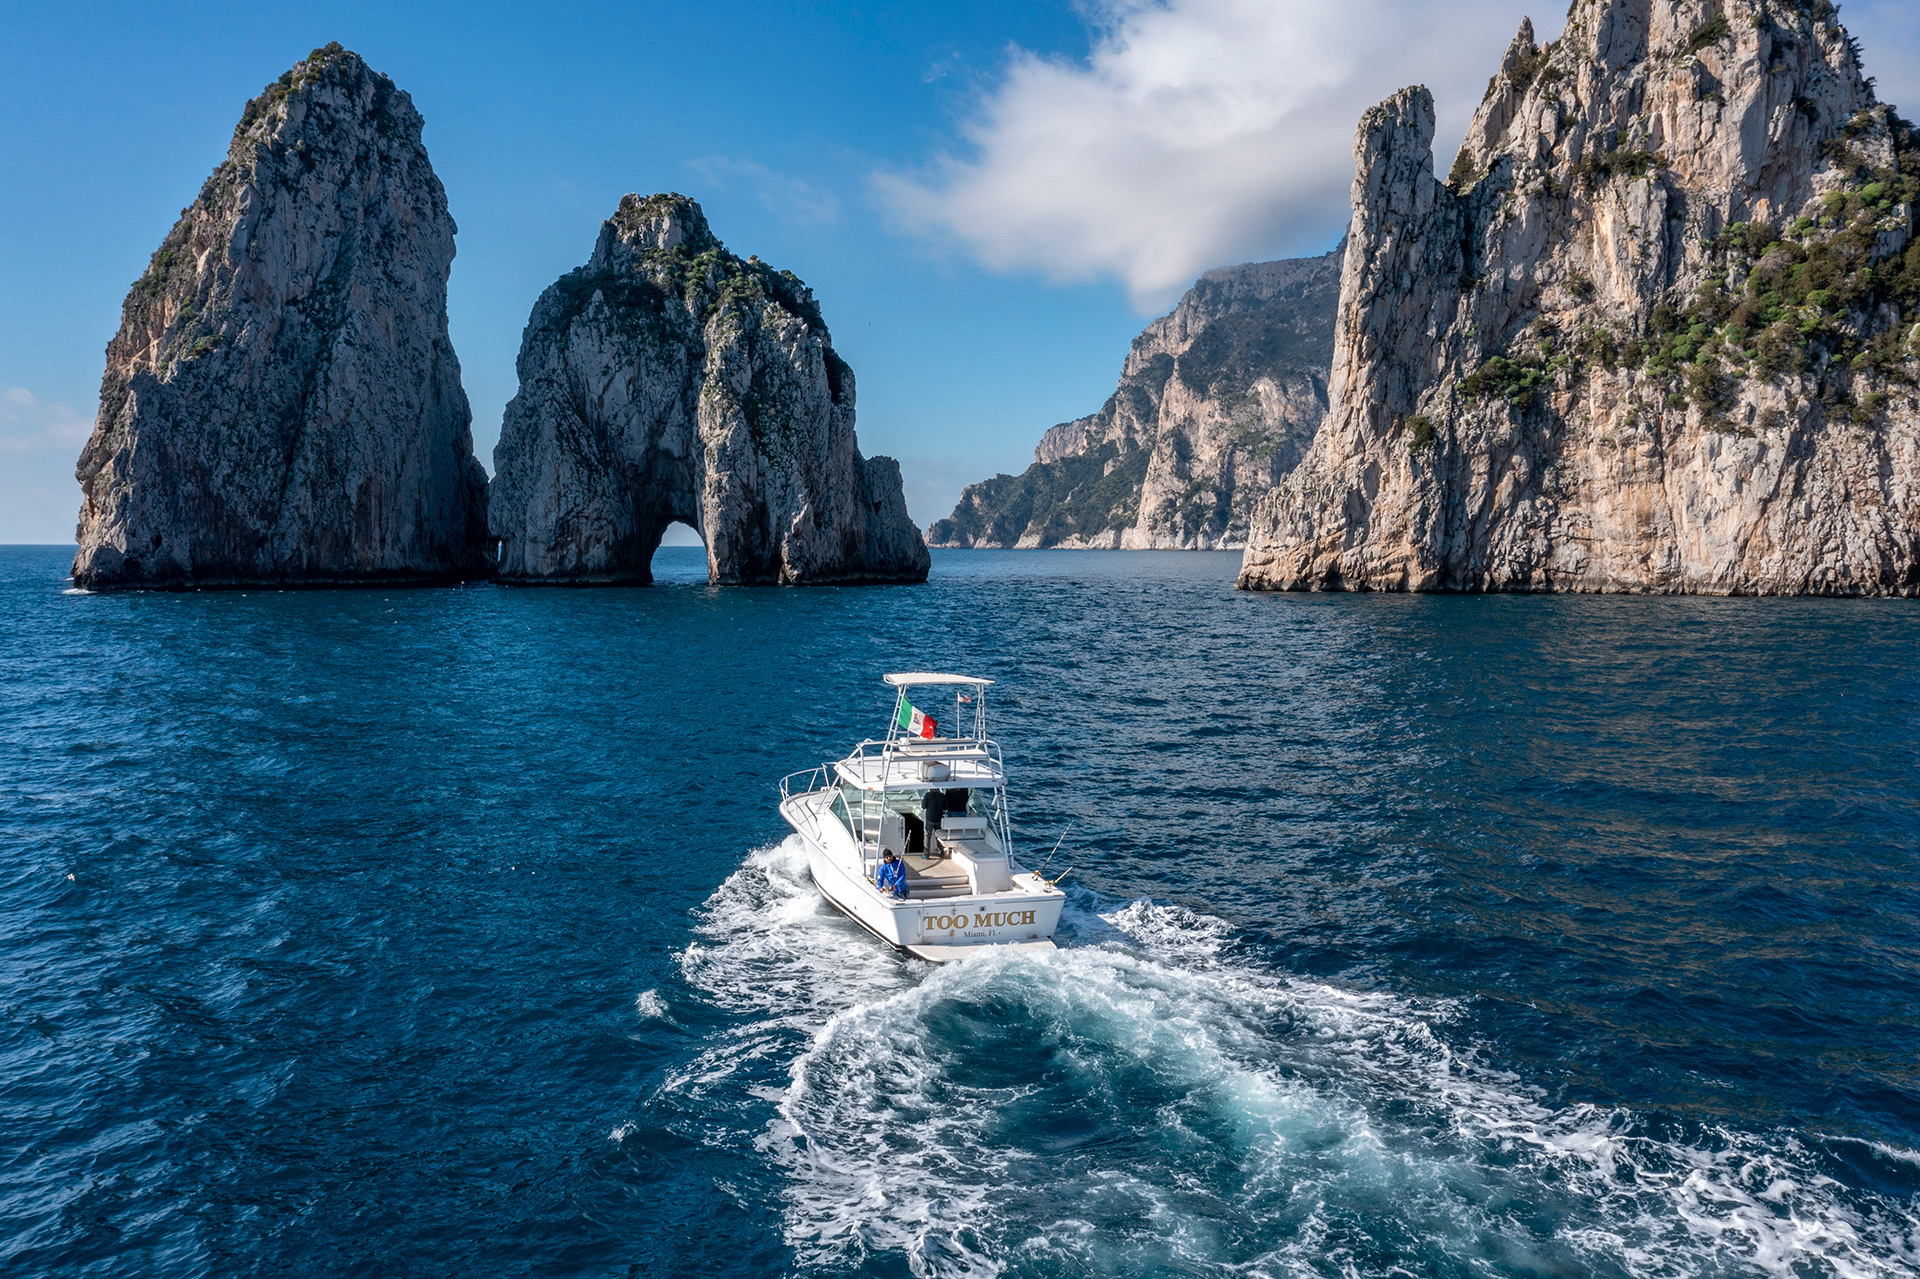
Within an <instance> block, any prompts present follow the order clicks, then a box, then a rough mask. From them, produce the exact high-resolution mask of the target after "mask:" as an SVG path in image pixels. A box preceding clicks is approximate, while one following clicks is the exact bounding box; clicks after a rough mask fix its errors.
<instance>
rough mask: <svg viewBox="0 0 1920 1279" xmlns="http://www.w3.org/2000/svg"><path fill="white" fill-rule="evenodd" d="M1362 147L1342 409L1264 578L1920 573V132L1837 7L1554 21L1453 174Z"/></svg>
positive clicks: (1820, 580) (1743, 585)
mask: <svg viewBox="0 0 1920 1279" xmlns="http://www.w3.org/2000/svg"><path fill="white" fill-rule="evenodd" d="M1432 145H1433V106H1432V102H1431V100H1430V98H1429V97H1428V95H1427V92H1426V90H1424V89H1420V88H1414V89H1408V90H1405V91H1403V92H1401V93H1399V94H1396V95H1395V96H1394V97H1392V98H1390V99H1388V100H1387V101H1386V102H1384V103H1382V104H1381V105H1380V106H1378V107H1376V108H1374V109H1373V110H1371V111H1369V112H1368V113H1367V115H1366V116H1365V117H1364V118H1363V119H1362V121H1361V124H1360V129H1359V134H1358V138H1357V140H1356V143H1355V160H1356V175H1355V180H1354V187H1353V210H1354V211H1353V222H1352V227H1351V231H1350V235H1349V239H1348V244H1347V252H1346V261H1345V264H1344V267H1343V271H1342V279H1341V286H1340V309H1339V315H1338V322H1337V332H1336V340H1335V347H1334V358H1333V371H1332V379H1331V385H1330V390H1329V396H1330V407H1329V411H1328V416H1327V420H1326V422H1325V423H1324V425H1323V426H1322V427H1321V430H1320V432H1319V434H1318V436H1317V437H1316V439H1315V441H1314V444H1313V447H1312V448H1311V449H1310V450H1309V452H1308V455H1307V457H1306V459H1305V460H1304V461H1303V462H1302V463H1301V465H1300V466H1299V468H1298V469H1296V470H1295V471H1294V472H1293V473H1292V474H1291V475H1289V476H1288V477H1287V478H1286V479H1285V480H1284V481H1283V482H1282V483H1281V484H1280V486H1279V487H1278V488H1276V490H1275V491H1274V492H1273V493H1272V494H1271V495H1270V496H1269V497H1268V498H1267V499H1266V500H1264V501H1263V502H1262V503H1261V504H1260V506H1259V508H1258V510H1257V511H1256V513H1255V516H1254V520H1253V529H1252V534H1251V537H1250V540H1249V544H1248V547H1247V550H1246V554H1245V560H1244V565H1243V568H1242V571H1241V575H1240V585H1242V586H1243V587H1249V588H1255V589H1292V590H1297V589H1343V588H1344V589H1385V590H1512V591H1551V590H1576V591H1658V592H1699V593H1711V594H1742V593H1757V594H1840V595H1848V594H1902V595H1911V594H1914V593H1915V592H1916V590H1920V554H1917V552H1920V529H1917V528H1916V521H1917V520H1920V505H1917V499H1920V489H1917V485H1920V401H1916V398H1915V391H1914V387H1915V384H1916V379H1917V378H1920V362H1916V359H1915V355H1916V350H1915V339H1916V330H1915V321H1916V319H1920V310H1917V309H1916V306H1917V304H1920V248H1916V247H1915V246H1914V244H1913V242H1912V241H1913V217H1914V204H1915V199H1916V196H1920V180H1917V179H1920V141H1917V140H1916V139H1915V137H1914V135H1913V133H1912V132H1911V131H1910V130H1909V129H1908V127H1907V126H1906V125H1905V123H1904V122H1902V121H1901V120H1900V119H1899V118H1898V117H1897V116H1896V115H1894V114H1893V113H1892V112H1891V111H1890V110H1889V109H1888V108H1887V107H1885V106H1883V105H1880V104H1877V103H1876V102H1875V101H1874V98H1873V94H1872V91H1871V88H1870V86H1869V85H1868V83H1867V82H1866V81H1865V79H1864V78H1863V77H1862V75H1861V71H1860V65H1859V60H1858V56H1857V53H1856V50H1855V48H1854V46H1853V45H1852V42H1851V41H1850V40H1849V38H1848V36H1847V34H1846V32H1845V31H1843V30H1842V29H1841V27H1840V26H1839V24H1838V22H1837V19H1836V17H1835V12H1834V9H1833V6H1831V5H1830V4H1827V3H1825V2H1824V0H1803V2H1791V0H1728V2H1726V3H1721V2H1719V0H1577V2H1576V3H1575V4H1574V6H1573V9H1572V11H1571V13H1570V14H1569V16H1568V23H1567V30H1566V33H1565V34H1564V35H1563V36H1562V37H1561V38H1560V39H1559V40H1557V41H1554V42H1553V43H1552V44H1550V45H1547V46H1546V47H1544V48H1542V47H1539V46H1538V45H1536V43H1535V41H1534V37H1533V32H1532V29H1531V26H1530V25H1525V24H1523V25H1522V27H1521V30H1520V34H1519V35H1518V37H1517V38H1516V39H1515V40H1514V42H1513V44H1512V46H1511V47H1510V48H1509V49H1508V51H1507V54H1506V56H1505V58H1504V59H1503V61H1502V63H1501V65H1500V68H1499V71H1498V73H1497V74H1496V75H1495V76H1494V78H1493V80H1492V82H1491V83H1490V85H1489V88H1488V91H1487V96H1486V99H1485V101H1484V102H1483V103H1482V104H1481V106H1480V109H1479V112H1478V114H1477V115H1476V117H1475V119H1474V122H1473V126H1472V128H1471V129H1470V130H1469V132H1468V135H1467V139H1466V143H1465V145H1464V146H1463V147H1462V148H1461V151H1460V153H1459V156H1458V158H1457V159H1456V161H1455V163H1454V165H1453V168H1452V172H1451V174H1450V175H1449V177H1448V178H1447V179H1446V180H1444V181H1442V180H1439V179H1437V178H1436V177H1435V174H1434V168H1433V150H1432Z"/></svg>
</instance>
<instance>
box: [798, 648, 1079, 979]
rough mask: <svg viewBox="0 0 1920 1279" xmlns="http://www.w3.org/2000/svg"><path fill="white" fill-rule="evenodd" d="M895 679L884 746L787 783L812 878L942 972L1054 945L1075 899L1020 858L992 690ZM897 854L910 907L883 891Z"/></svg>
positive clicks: (871, 746)
mask: <svg viewBox="0 0 1920 1279" xmlns="http://www.w3.org/2000/svg"><path fill="white" fill-rule="evenodd" d="M885 678H886V682H887V683H888V684H890V685H891V686H892V687H893V689H894V705H893V719H892V721H891V722H890V723H889V725H888V728H887V735H886V736H885V737H884V738H877V739H869V740H867V741H864V742H861V743H860V744H859V745H858V746H856V747H854V748H853V750H852V752H851V753H849V754H848V755H847V756H846V757H845V758H844V759H841V760H837V761H835V762H833V763H829V764H822V765H821V766H820V767H819V768H816V769H813V770H811V771H808V772H799V773H793V774H790V775H789V776H787V777H784V778H782V779H781V781H780V815H781V816H782V817H784V818H785V819H786V821H787V824H788V825H789V826H791V827H793V829H794V830H795V831H797V832H798V833H799V835H800V838H801V839H802V840H803V841H805V843H806V846H807V865H808V868H809V869H810V870H811V871H812V873H813V882H814V883H815V884H817V885H818V886H819V888H820V892H821V893H822V894H823V895H824V896H825V897H826V899H827V900H828V901H829V902H832V903H833V905H834V906H836V907H837V908H839V910H840V911H841V912H842V913H844V914H845V915H847V916H848V917H849V918H851V919H853V920H854V921H855V922H856V923H858V924H860V925H861V926H863V927H864V928H866V929H867V931H868V932H871V933H872V934H873V935H874V936H876V937H878V938H879V939H880V940H881V941H884V942H886V943H888V944H889V945H892V946H896V947H898V948H899V949H901V950H905V951H908V952H910V953H912V954H915V955H918V956H920V957H921V958H922V959H929V960H933V961H934V962H936V963H939V962H944V961H946V960H950V959H959V958H962V957H964V956H967V955H977V954H980V953H981V951H982V949H983V948H997V949H1004V948H1007V947H1021V948H1039V949H1047V950H1051V949H1053V931H1054V929H1055V928H1057V927H1058V926H1059V924H1060V908H1061V906H1062V905H1063V904H1064V903H1065V902H1066V894H1065V893H1063V892H1061V891H1060V890H1059V889H1058V888H1057V887H1055V886H1054V884H1053V883H1050V882H1049V881H1047V880H1046V879H1044V878H1042V877H1041V875H1040V874H1039V873H1038V872H1037V871H1032V870H1028V869H1027V868H1026V867H1024V866H1022V865H1020V864H1019V863H1018V862H1016V861H1015V860H1014V857H1013V837H1012V833H1011V829H1010V827H1009V824H1008V820H1007V775H1006V769H1005V767H1004V766H1003V764H1002V762H1001V758H1000V747H999V746H998V745H996V744H995V743H994V742H993V740H992V739H991V738H989V737H988V736H987V687H988V686H989V685H990V684H992V683H993V681H992V680H986V679H974V678H971V677H970V676H966V675H936V674H931V673H928V672H918V671H917V672H909V673H907V674H899V675H888V676H886V677H885ZM915 689H931V690H934V691H932V692H930V693H927V694H926V695H925V696H926V697H927V698H928V699H929V700H931V699H932V698H936V697H938V698H944V697H945V696H947V695H951V696H952V698H953V709H954V712H955V713H954V717H953V719H952V720H951V721H949V722H950V723H951V724H952V725H953V729H954V732H953V735H952V736H946V737H942V736H940V723H939V716H938V715H934V714H929V713H928V712H927V710H926V709H925V708H922V707H920V706H916V705H915V704H914V702H913V700H912V697H911V694H912V693H913V690H915ZM938 709H940V710H941V712H942V713H944V707H942V708H938ZM889 851H890V852H892V853H893V854H894V856H895V858H897V859H898V860H899V861H901V862H903V863H904V864H905V867H906V889H907V891H906V895H905V896H904V897H901V896H898V895H896V894H895V893H893V892H891V891H889V892H882V891H881V890H880V888H879V887H878V886H877V885H876V883H875V879H876V877H877V876H878V875H879V873H880V867H881V863H882V860H883V857H884V854H886V853H887V852H889Z"/></svg>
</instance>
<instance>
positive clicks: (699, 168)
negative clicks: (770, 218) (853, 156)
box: [692, 155, 840, 226]
mask: <svg viewBox="0 0 1920 1279" xmlns="http://www.w3.org/2000/svg"><path fill="white" fill-rule="evenodd" d="M692 167H693V169H694V171H695V172H697V173H699V174H700V175H701V176H702V177H704V178H705V179H706V180H707V181H709V182H711V183H713V184H714V185H715V186H717V187H722V188H725V187H729V186H732V185H734V184H735V183H742V184H744V185H746V186H747V187H749V188H750V189H751V190H752V191H753V193H754V194H755V195H756V196H758V197H759V200H760V203H762V204H764V205H766V206H767V207H768V208H769V209H771V210H773V212H774V214H775V215H776V216H777V217H778V218H779V219H780V220H781V221H782V222H786V223H789V224H791V225H796V226H831V225H832V224H834V223H835V222H838V221H839V220H840V201H839V199H838V198H837V197H835V195H834V194H833V192H831V191H825V190H822V189H821V188H819V187H817V186H814V185H813V184H812V183H811V182H807V181H804V180H802V179H800V178H796V177H793V176H792V175H790V174H786V173H778V172H776V171H774V170H772V169H769V168H768V167H767V166H766V165H764V164H760V163H758V162H757V161H754V160H741V159H736V158H735V157H733V156H725V155H714V156H708V157H707V158H706V159H704V160H695V161H694V162H693V164H692Z"/></svg>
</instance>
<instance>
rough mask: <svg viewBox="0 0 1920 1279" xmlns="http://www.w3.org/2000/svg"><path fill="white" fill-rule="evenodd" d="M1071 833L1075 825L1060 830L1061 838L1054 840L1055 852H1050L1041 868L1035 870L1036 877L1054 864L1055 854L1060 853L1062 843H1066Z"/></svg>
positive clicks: (1056, 881)
mask: <svg viewBox="0 0 1920 1279" xmlns="http://www.w3.org/2000/svg"><path fill="white" fill-rule="evenodd" d="M1071 834H1073V827H1071V826H1069V827H1067V828H1066V829H1065V830H1063V831H1061V832H1060V838H1059V839H1056V840H1054V841H1053V852H1051V853H1048V854H1047V860H1045V861H1043V862H1041V863H1040V869H1039V870H1036V871H1034V872H1033V873H1034V875H1035V876H1036V877H1040V876H1042V875H1043V873H1044V872H1045V871H1046V869H1047V867H1049V866H1051V865H1053V859H1054V857H1055V855H1056V854H1058V853H1059V851H1060V845H1062V844H1064V843H1066V842H1067V836H1069V835H1071ZM1054 882H1055V883H1058V882H1059V881H1058V880H1055V881H1054Z"/></svg>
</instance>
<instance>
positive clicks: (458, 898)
mask: <svg viewBox="0 0 1920 1279" xmlns="http://www.w3.org/2000/svg"><path fill="white" fill-rule="evenodd" d="M700 554H701V553H700V552H699V551H698V549H697V548H695V549H692V550H685V551H681V550H674V549H669V550H666V551H663V552H662V555H661V561H662V564H661V567H664V568H665V569H666V570H667V571H666V572H665V573H663V574H662V576H663V578H665V579H667V580H668V581H669V583H670V584H667V585H662V586H658V587H655V588H652V589H648V590H624V591H616V590H604V591H603V590H506V589H499V588H490V587H479V588H466V589H456V590H419V591H396V592H293V593H248V594H244V595H241V594H234V595H179V596H171V595H147V596H119V595H112V596H92V595H76V594H70V593H66V592H65V588H66V583H65V581H64V563H65V561H64V558H63V556H62V554H61V553H60V552H58V551H54V550H50V549H17V548H16V549H13V550H8V551H0V642H3V643H4V651H3V652H0V964H4V969H3V970H0V971H4V985H3V986H0V998H3V999H4V1010H5V1018H4V1021H0V1116H4V1129H3V1130H0V1131H4V1136H5V1160H4V1163H3V1164H0V1268H4V1269H6V1270H7V1271H8V1272H9V1273H22V1274H30V1273H50V1274H63V1275H64V1274H103V1275H104V1274H116V1275H117V1274H139V1273H167V1274H170V1275H176V1274H177V1275H191V1274H223V1275H224V1274H294V1273H299V1274H312V1273H326V1274H336V1273H337V1274H368V1275H374V1274H434V1275H438V1274H465V1273H483V1274H556V1275H558V1274H592V1275H598V1274H647V1275H652V1274H658V1275H679V1274H690V1275H691V1274H699V1275H741V1276H748V1275H752V1276H760V1275H766V1274H774V1273H787V1272H792V1273H798V1274H806V1275H854V1274H860V1275H876V1276H890V1275H956V1276H985V1275H1036V1276H1037V1275H1142V1276H1145V1275H1162V1274H1177V1275H1236V1276H1240V1275H1245V1276H1264V1275H1274V1276H1280V1275H1329V1276H1345V1275H1461V1276H1465V1275H1744V1274H1782V1275H1808V1276H1813V1275H1848V1276H1851V1275H1920V1012H1917V1010H1920V889H1916V887H1915V883H1914V879H1915V872H1916V869H1920V816H1916V814H1915V811H1914V805H1913V793H1914V782H1915V777H1916V767H1915V766H1916V746H1917V745H1920V696H1917V695H1916V692H1917V690H1916V679H1915V668H1914V653H1915V651H1916V650H1915V641H1916V639H1920V621H1917V620H1916V619H1917V617H1920V615H1916V614H1915V612H1914V609H1913V606H1912V605H1911V604H1907V603H1900V602H1823V601H1729V600H1665V599H1554V598H1541V599H1530V598H1401V597H1384V596H1353V597H1266V596H1246V595H1238V594H1235V593H1234V592H1232V591H1231V590H1230V589H1229V586H1230V582H1231V577H1232V573H1233V569H1234V567H1235V559H1234V557H1231V556H1213V555H1180V554H1121V553H1087V552H1082V553H1049V552H1034V553H1025V552H980V553H962V552H947V553H936V557H935V568H934V578H933V580H932V581H931V582H930V583H929V584H928V585H926V586H925V587H918V588H897V589H895V588H886V589H864V590H808V591H762V590H743V589H730V590H710V589H708V588H706V587H705V586H703V585H698V584H696V580H695V579H697V576H698V571H699V557H700ZM683 560H684V562H682V561H683ZM948 666H951V667H958V668H961V669H964V670H967V671H968V672H970V673H977V674H981V675H986V676H990V677H994V678H996V679H999V680H1001V681H1002V683H1000V684H999V685H997V686H996V687H995V689H994V692H993V703H992V709H993V710H994V712H995V718H996V721H997V725H998V730H999V733H998V735H999V736H1000V738H1001V740H1002V742H1003V744H1004V745H1005V747H1006V750H1007V754H1008V757H1009V761H1010V764H1011V766H1012V770H1013V773H1014V777H1015V782H1016V786H1017V788H1018V789H1017V790H1016V796H1015V800H1016V808H1015V816H1016V834H1017V835H1020V836H1022V837H1023V838H1024V839H1025V840H1026V841H1027V845H1028V846H1029V847H1034V846H1039V847H1041V848H1044V847H1046V846H1049V845H1051V844H1052V843H1053V841H1054V839H1055V838H1056V837H1058V836H1059V835H1061V834H1062V833H1065V835H1066V840H1065V844H1064V847H1063V848H1062V850H1061V852H1060V854H1059V857H1058V859H1057V861H1056V863H1055V869H1056V870H1057V869H1059V868H1060V867H1061V866H1066V865H1071V866H1073V867H1075V871H1074V874H1073V876H1072V877H1071V878H1069V880H1068V881H1067V883H1068V885H1069V886H1072V887H1073V896H1072V898H1071V902H1070V905H1069V908H1068V911H1067V916H1066V920H1065V922H1064V926H1063V929H1062V934H1061V938H1060V940H1061V941H1062V943H1063V947H1064V948H1063V949H1062V950H1061V951H1059V952H1057V953H1054V954H1051V955H1042V956H1005V957H996V958H988V959H983V960H979V961H974V962H969V963H966V964H959V965H951V966H948V967H944V968H937V969H936V968H932V967H929V966H928V965H925V964H923V963H920V962H919V961H917V960H911V959H906V958H903V957H901V956H898V955H896V954H894V953H892V952H890V951H886V950H884V949H882V948H881V947H880V946H879V945H878V944H877V943H875V942H873V941H872V940H871V939H870V938H868V937H867V936H866V935H865V934H863V933H861V932H860V931H859V930H858V929H857V928H855V927H854V926H852V925H850V924H848V923H846V922H845V921H843V920H841V919H839V918H838V917H837V916H836V915H834V914H833V913H832V912H831V911H829V910H828V909H827V908H825V907H824V906H823V904H822V903H821V901H820V900H819V898H818V895H817V894H816V893H815V891H814V890H813V888H812V886H811V884H809V883H808V881H807V878H806V870H805V862H804V858H803V856H802V854H801V852H800V850H799V848H798V846H797V844H796V843H795V842H794V841H792V840H791V839H787V838H784V830H783V828H782V827H781V825H780V823H779V820H778V817H777V816H776V814H775V813H774V811H773V803H772V801H773V796H774V792H773V789H772V783H773V782H774V780H775V779H776V778H777V777H778V776H779V775H780V774H782V773H785V772H788V771H791V770H793V769H798V768H803V767H808V766H811V765H812V764H815V763H817V762H819V760H820V759H821V758H822V757H824V756H825V755H827V754H829V753H832V752H834V751H836V750H837V749H839V748H840V747H842V746H843V745H845V744H846V743H847V742H849V741H850V740H852V739H854V738H855V737H857V736H861V735H864V734H866V733H868V732H872V731H877V729H878V727H879V726H880V725H881V724H882V722H883V720H884V716H885V713H886V711H887V709H888V706H889V703H888V701H887V696H886V692H887V691H886V690H885V689H884V688H883V687H882V686H881V685H880V683H879V679H878V676H879V674H880V672H881V671H883V670H887V669H901V668H928V667H948Z"/></svg>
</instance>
